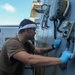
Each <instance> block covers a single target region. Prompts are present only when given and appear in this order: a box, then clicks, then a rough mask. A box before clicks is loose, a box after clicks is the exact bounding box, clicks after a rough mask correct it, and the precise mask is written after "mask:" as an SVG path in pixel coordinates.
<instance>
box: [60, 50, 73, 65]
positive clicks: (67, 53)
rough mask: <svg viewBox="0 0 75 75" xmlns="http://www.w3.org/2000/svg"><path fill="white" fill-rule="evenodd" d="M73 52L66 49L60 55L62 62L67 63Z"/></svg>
mask: <svg viewBox="0 0 75 75" xmlns="http://www.w3.org/2000/svg"><path fill="white" fill-rule="evenodd" d="M71 55H72V53H71V51H69V50H65V51H64V52H63V53H62V55H61V56H60V60H61V61H62V63H63V64H64V63H67V61H68V60H69V59H70V57H71Z"/></svg>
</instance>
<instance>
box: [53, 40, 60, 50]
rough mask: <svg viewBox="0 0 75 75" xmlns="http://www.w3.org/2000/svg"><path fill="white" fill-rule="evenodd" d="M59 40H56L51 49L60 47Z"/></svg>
mask: <svg viewBox="0 0 75 75" xmlns="http://www.w3.org/2000/svg"><path fill="white" fill-rule="evenodd" d="M60 43H61V40H60V39H56V40H55V42H54V44H53V45H52V47H53V49H56V48H58V47H59V46H60Z"/></svg>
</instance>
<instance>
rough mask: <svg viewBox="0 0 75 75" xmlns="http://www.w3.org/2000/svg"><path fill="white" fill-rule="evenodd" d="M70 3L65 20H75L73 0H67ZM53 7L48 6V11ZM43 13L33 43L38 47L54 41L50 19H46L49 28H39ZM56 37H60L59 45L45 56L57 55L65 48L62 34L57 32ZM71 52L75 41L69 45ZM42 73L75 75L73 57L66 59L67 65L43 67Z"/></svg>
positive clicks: (74, 0)
mask: <svg viewBox="0 0 75 75" xmlns="http://www.w3.org/2000/svg"><path fill="white" fill-rule="evenodd" d="M53 1H55V0H44V3H43V4H48V5H49V4H50V5H51V4H52V2H53ZM69 1H70V3H71V7H70V10H69V12H68V15H67V17H66V19H65V20H67V21H75V10H74V8H75V0H69ZM53 10H54V9H53V8H50V13H49V15H51V12H52V11H53ZM43 16H44V15H43V14H42V16H41V21H40V25H39V26H38V28H37V30H36V36H35V40H36V42H35V45H36V46H38V47H43V46H49V45H51V44H53V43H54V25H53V22H52V21H50V20H49V21H48V25H49V28H48V29H43V30H42V29H41V22H42V19H43ZM56 34H57V38H60V39H61V40H62V43H61V46H60V47H59V48H58V49H57V50H54V51H52V52H50V53H48V54H47V56H52V57H59V56H60V54H61V53H62V52H63V51H64V50H65V48H66V39H64V38H63V37H62V34H61V33H59V32H57V33H56ZM69 49H70V50H71V51H72V52H73V50H75V42H74V43H72V42H71V45H70V48H69ZM42 71H43V74H42V75H75V57H74V58H73V59H71V60H69V61H68V63H67V65H58V66H53V67H48V68H44V70H42Z"/></svg>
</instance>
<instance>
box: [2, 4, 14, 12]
mask: <svg viewBox="0 0 75 75" xmlns="http://www.w3.org/2000/svg"><path fill="white" fill-rule="evenodd" d="M1 7H2V8H3V9H5V10H7V11H8V12H12V13H14V12H15V8H14V7H13V6H12V5H10V4H8V3H5V4H4V5H1Z"/></svg>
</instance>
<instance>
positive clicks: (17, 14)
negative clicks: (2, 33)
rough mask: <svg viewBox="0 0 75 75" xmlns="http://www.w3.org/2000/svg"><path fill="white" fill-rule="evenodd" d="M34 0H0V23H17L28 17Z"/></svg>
mask: <svg viewBox="0 0 75 75" xmlns="http://www.w3.org/2000/svg"><path fill="white" fill-rule="evenodd" d="M33 1H35V0H0V25H18V24H19V23H20V22H21V20H23V19H24V18H29V17H30V11H31V7H32V2H33Z"/></svg>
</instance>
